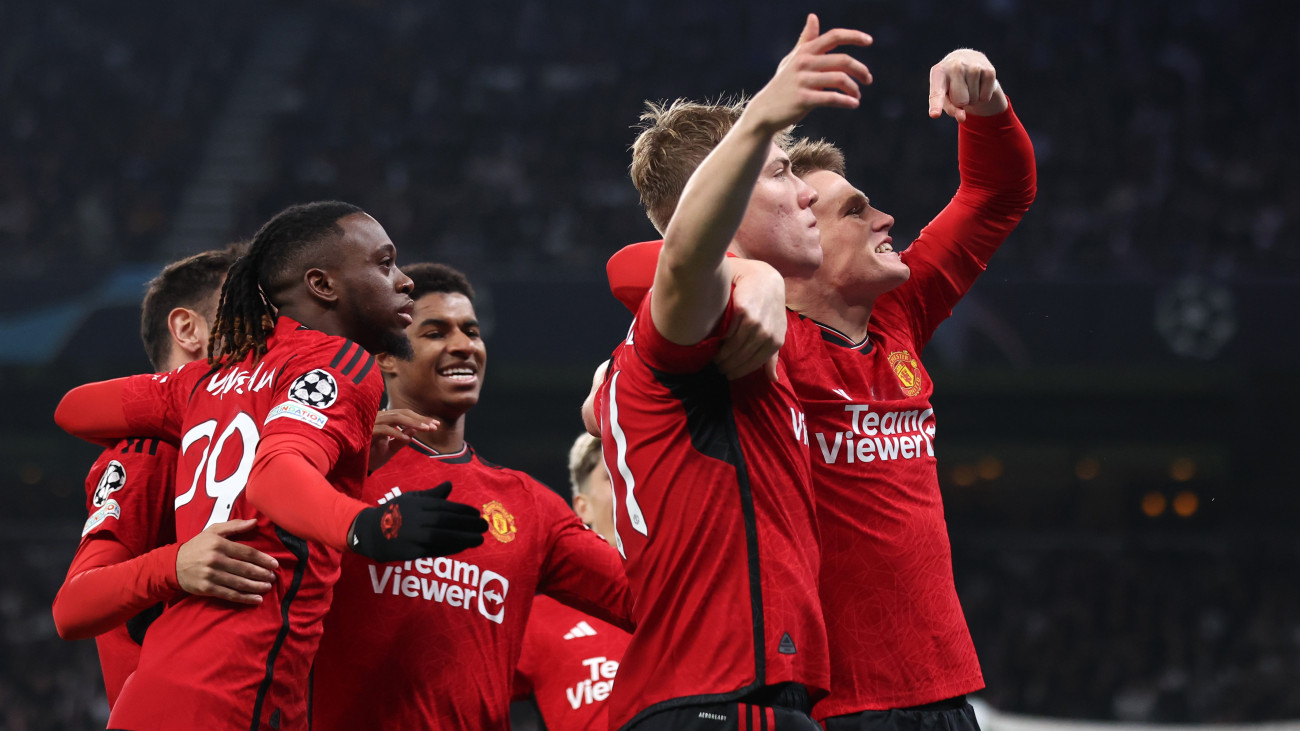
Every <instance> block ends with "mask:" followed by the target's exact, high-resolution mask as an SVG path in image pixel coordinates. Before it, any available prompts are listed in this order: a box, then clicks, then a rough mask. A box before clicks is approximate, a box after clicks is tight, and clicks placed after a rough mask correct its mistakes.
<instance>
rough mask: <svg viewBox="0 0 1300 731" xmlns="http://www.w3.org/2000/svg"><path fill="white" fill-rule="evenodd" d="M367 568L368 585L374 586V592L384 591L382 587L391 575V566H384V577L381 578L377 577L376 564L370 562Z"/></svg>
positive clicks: (380, 592)
mask: <svg viewBox="0 0 1300 731" xmlns="http://www.w3.org/2000/svg"><path fill="white" fill-rule="evenodd" d="M367 568H369V569H370V586H371V587H372V588H374V590H375V593H376V594H382V593H384V587H385V586H387V584H388V577H389V576H392V575H393V567H392V566H385V567H384V578H382V579H380V578H379V573H378V572H377V569H378V568H379V567H378V566H376V565H374V564H370V566H368V567H367Z"/></svg>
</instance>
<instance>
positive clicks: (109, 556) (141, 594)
mask: <svg viewBox="0 0 1300 731" xmlns="http://www.w3.org/2000/svg"><path fill="white" fill-rule="evenodd" d="M179 550H180V544H177V543H172V544H169V545H166V546H163V547H161V548H156V549H154V550H152V551H150V552H148V553H146V554H144V555H142V556H136V557H132V556H131V552H130V551H129V550H128V549H127V548H126V546H123V545H122V544H120V543H118V542H117V541H115V540H112V539H108V538H94V539H91V540H88V541H85V542H84V543H82V544H81V547H80V548H78V549H77V555H76V556H75V557H74V558H73V559H72V566H71V568H69V569H68V578H67V579H66V580H65V581H64V582H63V586H62V587H60V589H59V593H58V596H56V597H55V598H54V626H55V628H56V629H57V630H58V632H59V636H60V637H62V638H63V639H65V640H80V639H86V638H89V637H94V636H96V635H101V634H103V633H105V632H107V631H109V630H111V629H113V628H114V627H116V626H118V625H120V624H122V623H123V622H125V621H126V620H128V619H130V618H131V617H134V616H135V615H137V614H139V613H140V612H142V611H144V610H145V609H148V608H149V607H151V606H153V605H155V604H157V603H159V602H163V601H167V600H168V599H170V598H172V597H173V596H175V595H176V593H177V592H178V591H180V590H181V586H180V582H179V581H177V579H176V552H177V551H179Z"/></svg>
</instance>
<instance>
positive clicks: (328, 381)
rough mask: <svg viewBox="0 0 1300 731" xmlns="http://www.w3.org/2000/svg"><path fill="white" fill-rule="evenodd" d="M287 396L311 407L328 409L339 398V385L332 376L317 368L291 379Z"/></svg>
mask: <svg viewBox="0 0 1300 731" xmlns="http://www.w3.org/2000/svg"><path fill="white" fill-rule="evenodd" d="M289 398H291V399H293V400H294V401H297V402H298V403H300V404H305V405H307V406H310V407H312V408H313V409H328V408H329V407H331V406H333V405H334V402H335V401H337V400H338V398H339V386H338V384H337V383H335V382H334V377H333V376H331V375H330V374H329V373H328V372H326V371H323V370H321V369H319V368H317V369H316V370H314V371H312V372H310V373H304V374H302V375H301V376H298V377H297V378H295V379H293V384H292V385H290V386H289Z"/></svg>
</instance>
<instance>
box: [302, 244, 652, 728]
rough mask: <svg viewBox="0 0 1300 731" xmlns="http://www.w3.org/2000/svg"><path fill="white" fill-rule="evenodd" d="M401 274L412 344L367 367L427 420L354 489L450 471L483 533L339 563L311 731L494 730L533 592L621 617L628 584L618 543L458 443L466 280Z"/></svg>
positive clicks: (467, 389) (476, 357) (471, 334)
mask: <svg viewBox="0 0 1300 731" xmlns="http://www.w3.org/2000/svg"><path fill="white" fill-rule="evenodd" d="M406 272H407V273H408V274H409V275H410V277H411V279H412V280H413V281H414V287H413V289H412V291H411V295H412V297H413V298H414V300H415V306H414V309H413V311H412V317H413V322H412V323H411V324H410V325H409V326H408V327H407V330H406V332H407V335H408V336H409V339H410V341H411V343H412V346H413V347H412V351H413V352H412V353H411V354H410V355H409V356H408V357H403V356H402V355H399V354H383V355H380V356H379V358H378V367H379V369H380V370H381V371H382V372H383V374H384V377H385V379H386V381H387V384H388V393H389V400H390V405H391V406H393V407H395V408H403V409H409V410H411V411H413V412H416V413H419V414H424V415H427V416H430V417H433V418H436V419H437V420H438V421H439V423H440V426H439V428H438V429H437V430H436V431H430V432H425V433H423V434H420V435H417V436H416V438H415V439H414V440H412V441H411V442H410V444H409V445H408V446H407V447H405V448H403V449H401V450H399V451H398V452H397V453H396V454H394V455H393V457H392V458H391V459H390V460H389V462H388V463H387V464H386V465H385V466H384V467H382V468H380V469H379V470H377V471H375V473H374V474H372V475H371V476H370V478H369V479H368V480H367V481H366V483H365V486H364V488H363V490H362V495H361V497H362V500H364V501H366V502H369V503H371V504H376V505H381V506H382V505H383V504H386V503H387V502H389V501H391V500H393V499H400V496H402V495H404V494H409V493H410V492H411V491H413V490H423V489H428V488H432V487H434V486H436V485H439V484H442V483H445V482H446V481H448V480H450V481H451V482H452V483H453V484H455V486H456V496H457V499H458V500H461V501H464V502H467V503H469V504H471V505H473V506H474V507H475V508H476V509H478V510H480V511H481V512H482V514H483V517H484V518H485V519H486V520H487V521H488V525H489V529H488V531H487V536H486V538H485V540H484V542H483V545H481V546H478V547H475V548H471V549H469V550H466V551H464V552H462V553H459V554H457V555H456V556H454V557H451V558H437V559H421V560H413V561H406V562H403V563H395V564H381V563H377V562H374V561H371V560H367V559H365V558H363V557H360V556H346V557H345V558H344V563H343V571H342V577H341V578H340V580H339V583H338V585H337V587H336V592H335V597H334V603H333V605H332V607H331V609H330V613H329V616H328V617H327V618H326V620H325V635H324V638H323V639H322V642H321V648H320V652H319V654H318V655H317V658H316V667H315V671H314V674H313V680H314V683H313V690H314V699H315V706H314V713H313V728H315V729H323V730H325V731H329V730H331V729H355V728H362V727H364V728H376V729H380V728H382V729H394V730H396V729H409V728H474V729H505V728H508V724H509V714H508V711H509V705H510V698H511V683H512V680H513V676H514V671H515V667H516V665H517V663H518V661H519V656H520V651H521V648H522V645H523V637H524V630H525V628H526V626H527V623H528V618H529V614H530V612H531V609H532V607H533V606H534V597H535V595H539V594H544V595H546V596H549V597H551V598H553V599H555V600H558V601H559V602H563V603H564V604H567V605H569V606H572V607H575V608H576V609H579V610H581V611H582V612H586V613H588V614H591V615H594V616H598V617H600V618H602V619H603V620H605V621H608V622H612V623H616V624H619V625H622V626H623V627H630V624H629V620H628V617H629V615H630V614H631V609H630V605H631V599H630V596H629V594H628V588H627V580H626V577H625V575H624V572H623V566H622V561H621V560H620V558H619V556H618V553H617V552H616V551H615V550H614V549H612V548H610V546H608V545H607V544H606V543H605V542H604V541H603V540H602V539H601V538H600V536H598V535H597V534H596V533H594V532H592V531H591V530H589V529H588V528H586V527H585V526H584V525H583V524H582V522H581V521H579V520H578V517H577V516H575V515H574V514H573V511H571V510H570V509H569V507H568V506H567V505H566V504H565V501H564V500H563V499H562V498H561V497H559V496H558V495H556V494H555V493H554V492H553V491H551V490H550V489H549V488H547V487H546V486H545V485H543V484H541V483H540V482H538V481H537V480H535V479H533V478H532V477H530V476H529V475H527V474H525V473H523V472H519V471H516V470H511V469H506V468H503V467H499V466H497V465H494V464H492V463H491V462H488V461H486V460H484V459H483V458H482V457H481V456H480V455H479V454H478V452H477V451H476V450H475V449H474V447H473V446H471V445H470V443H469V442H467V441H466V439H465V431H466V421H467V419H468V416H469V412H470V411H471V410H472V409H473V408H474V406H475V405H477V404H478V401H479V395H480V390H481V389H482V386H483V382H484V376H485V374H486V366H487V348H486V345H485V343H484V341H483V336H482V332H481V330H480V326H479V321H478V316H477V314H476V313H475V310H474V301H473V300H474V290H473V288H472V287H471V286H470V283H469V282H468V281H467V280H466V278H465V276H464V275H463V274H461V273H460V272H458V271H456V270H454V269H452V268H450V267H446V266H443V265H438V264H415V265H411V266H408V267H406ZM605 670H606V671H608V670H609V668H608V667H606V668H605Z"/></svg>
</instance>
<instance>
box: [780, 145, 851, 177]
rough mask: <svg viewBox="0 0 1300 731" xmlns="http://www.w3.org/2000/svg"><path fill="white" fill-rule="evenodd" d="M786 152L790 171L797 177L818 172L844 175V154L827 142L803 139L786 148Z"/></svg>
mask: <svg viewBox="0 0 1300 731" xmlns="http://www.w3.org/2000/svg"><path fill="white" fill-rule="evenodd" d="M785 152H786V154H787V155H789V156H790V169H791V170H792V171H794V174H795V175H806V174H808V173H813V172H817V171H818V170H825V171H827V172H832V173H835V174H836V175H839V176H843V175H844V153H843V152H842V151H841V150H840V148H838V147H836V146H835V145H834V144H832V143H830V142H827V141H826V140H810V139H808V138H807V137H801V138H800V139H799V140H798V141H797V142H795V143H794V144H793V145H790V146H789V147H787V148H785Z"/></svg>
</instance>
